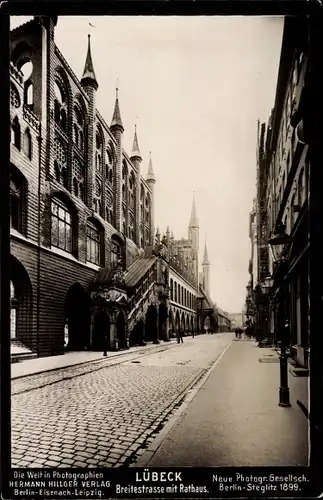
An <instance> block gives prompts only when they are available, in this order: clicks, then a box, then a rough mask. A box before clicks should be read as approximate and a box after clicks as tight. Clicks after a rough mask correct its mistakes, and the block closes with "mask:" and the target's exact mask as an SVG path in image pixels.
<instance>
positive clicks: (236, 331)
mask: <svg viewBox="0 0 323 500" xmlns="http://www.w3.org/2000/svg"><path fill="white" fill-rule="evenodd" d="M234 333H235V335H236V339H237V338H238V334H239V330H238V328H236V329H235V330H234Z"/></svg>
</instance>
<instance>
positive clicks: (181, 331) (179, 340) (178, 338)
mask: <svg viewBox="0 0 323 500" xmlns="http://www.w3.org/2000/svg"><path fill="white" fill-rule="evenodd" d="M180 342H182V343H183V330H182V329H181V328H180V329H179V330H178V332H177V343H178V344H179V343H180Z"/></svg>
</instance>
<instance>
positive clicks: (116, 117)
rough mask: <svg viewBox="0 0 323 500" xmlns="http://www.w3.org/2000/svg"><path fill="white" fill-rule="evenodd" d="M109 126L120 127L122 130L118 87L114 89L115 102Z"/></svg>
mask: <svg viewBox="0 0 323 500" xmlns="http://www.w3.org/2000/svg"><path fill="white" fill-rule="evenodd" d="M110 127H120V128H122V130H124V128H123V123H122V119H121V113H120V107H119V98H118V89H116V102H115V105H114V111H113V117H112V122H111V125H110Z"/></svg>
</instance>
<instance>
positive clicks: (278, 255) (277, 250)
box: [268, 223, 292, 407]
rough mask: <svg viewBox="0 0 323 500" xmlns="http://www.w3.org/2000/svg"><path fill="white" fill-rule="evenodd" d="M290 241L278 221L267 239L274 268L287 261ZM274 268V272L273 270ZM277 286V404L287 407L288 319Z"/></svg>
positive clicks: (283, 296)
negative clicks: (278, 375)
mask: <svg viewBox="0 0 323 500" xmlns="http://www.w3.org/2000/svg"><path fill="white" fill-rule="evenodd" d="M291 242H292V238H291V236H290V235H288V234H287V233H286V228H285V224H282V223H279V224H278V225H277V226H276V231H275V234H274V236H273V237H272V238H271V239H270V240H269V242H268V243H269V244H270V246H271V249H272V254H273V259H274V264H275V269H277V271H278V267H279V266H281V264H282V263H286V262H287V255H286V253H285V248H286V246H287V245H289V244H290V243H291ZM275 269H274V272H275ZM275 274H276V281H278V280H277V275H278V277H279V276H281V273H278V272H277V273H275ZM277 285H278V286H277V288H278V294H277V297H278V302H279V311H278V328H279V330H280V333H281V347H280V387H279V403H278V405H279V406H283V407H289V406H291V404H290V395H289V387H288V355H287V353H286V343H287V338H286V337H287V330H288V321H285V319H284V317H283V314H284V315H285V307H284V309H283V305H285V294H284V293H282V292H281V291H280V288H281V287H282V288H283V287H284V284H283V285H281V284H277Z"/></svg>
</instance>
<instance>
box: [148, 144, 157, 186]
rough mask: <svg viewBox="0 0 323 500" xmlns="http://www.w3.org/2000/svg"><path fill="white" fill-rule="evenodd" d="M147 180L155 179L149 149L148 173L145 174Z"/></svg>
mask: <svg viewBox="0 0 323 500" xmlns="http://www.w3.org/2000/svg"><path fill="white" fill-rule="evenodd" d="M146 180H147V181H154V182H155V181H156V179H155V175H154V171H153V162H152V159H151V151H149V165H148V174H147V179H146Z"/></svg>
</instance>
